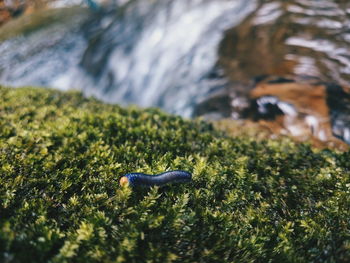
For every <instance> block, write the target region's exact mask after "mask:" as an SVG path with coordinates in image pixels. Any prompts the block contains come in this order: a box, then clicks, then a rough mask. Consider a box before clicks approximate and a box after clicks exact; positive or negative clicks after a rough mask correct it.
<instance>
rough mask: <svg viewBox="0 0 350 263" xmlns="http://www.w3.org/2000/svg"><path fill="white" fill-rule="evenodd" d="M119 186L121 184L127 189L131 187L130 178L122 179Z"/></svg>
mask: <svg viewBox="0 0 350 263" xmlns="http://www.w3.org/2000/svg"><path fill="white" fill-rule="evenodd" d="M119 184H120V186H121V187H127V186H129V180H128V178H126V176H123V177H122V178H120V180H119Z"/></svg>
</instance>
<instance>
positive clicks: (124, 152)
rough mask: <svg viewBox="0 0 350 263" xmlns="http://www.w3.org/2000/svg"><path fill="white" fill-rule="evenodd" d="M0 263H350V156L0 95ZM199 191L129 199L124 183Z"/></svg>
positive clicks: (153, 192) (54, 99) (53, 96)
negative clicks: (171, 175) (151, 182)
mask: <svg viewBox="0 0 350 263" xmlns="http://www.w3.org/2000/svg"><path fill="white" fill-rule="evenodd" d="M0 96H1V103H0V262H269V261H271V262H348V261H349V259H350V229H349V225H350V223H349V218H350V212H349V207H350V162H349V157H350V153H349V152H345V153H337V152H333V151H330V150H322V151H314V150H313V149H312V148H311V147H310V146H308V145H306V144H294V143H293V142H291V141H288V140H279V141H272V140H262V141H259V142H256V141H254V140H253V139H249V138H246V137H245V138H243V137H236V138H228V137H225V136H224V135H223V134H222V133H219V132H217V131H215V130H213V129H212V127H211V126H210V125H208V124H206V123H203V122H199V121H187V120H184V119H182V118H180V117H176V116H171V115H168V114H165V113H163V112H161V111H159V110H157V109H146V110H140V109H138V108H135V107H129V108H120V107H119V106H116V105H107V104H103V103H101V102H99V101H97V100H94V99H86V98H84V97H82V95H81V94H79V93H74V92H69V93H61V92H58V91H53V90H48V89H35V88H23V89H9V88H4V87H2V88H0ZM170 169H182V170H188V171H190V172H192V173H193V182H192V183H190V184H183V185H181V184H180V185H171V186H166V187H163V188H151V189H137V190H135V191H131V190H130V189H129V188H120V187H119V186H118V180H119V178H120V177H121V176H123V175H124V174H125V173H128V172H145V173H160V172H163V171H165V170H170Z"/></svg>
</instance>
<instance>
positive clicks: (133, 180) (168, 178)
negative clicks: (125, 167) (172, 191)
mask: <svg viewBox="0 0 350 263" xmlns="http://www.w3.org/2000/svg"><path fill="white" fill-rule="evenodd" d="M191 179H192V175H191V174H190V173H189V172H186V171H180V170H177V171H169V172H165V173H161V174H156V175H150V174H144V173H129V174H126V175H124V176H123V177H122V178H121V179H120V184H121V185H122V186H123V185H129V186H131V187H137V186H143V187H151V186H162V185H165V184H169V183H185V182H190V181H191Z"/></svg>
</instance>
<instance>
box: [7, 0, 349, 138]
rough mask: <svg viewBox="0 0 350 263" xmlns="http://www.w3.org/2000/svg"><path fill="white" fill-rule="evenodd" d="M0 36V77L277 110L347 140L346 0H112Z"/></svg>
mask: <svg viewBox="0 0 350 263" xmlns="http://www.w3.org/2000/svg"><path fill="white" fill-rule="evenodd" d="M57 2H59V1H57ZM66 2H67V1H66ZM105 2H107V1H105ZM67 3H68V4H71V3H70V2H69V1H68V2H67ZM67 3H66V4H67ZM62 5H64V1H62V2H60V3H56V7H61V6H62ZM21 19H22V21H21ZM21 25H22V27H21ZM23 25H25V26H23ZM17 27H18V29H17ZM16 32H22V33H20V34H19V33H18V34H16ZM0 41H2V42H0V83H2V84H6V85H11V86H22V85H36V86H37V85H41V86H47V87H53V88H59V89H63V90H66V89H71V88H74V89H78V90H82V91H83V92H84V93H85V94H86V95H93V96H96V97H98V98H100V99H102V100H104V101H107V102H110V103H120V104H130V103H133V104H138V105H140V106H158V107H162V108H163V109H165V110H167V111H168V112H171V113H176V114H180V115H183V116H186V117H189V116H193V115H198V114H199V115H203V114H205V115H207V116H210V117H211V118H217V117H220V116H221V117H222V116H233V117H235V118H237V117H242V116H245V115H247V112H249V114H248V115H249V116H251V115H252V114H251V112H252V111H253V112H254V114H253V116H254V118H265V117H266V116H268V118H270V119H271V118H272V117H273V116H274V115H276V112H277V113H278V114H277V115H278V116H279V115H285V116H288V121H287V120H284V121H283V124H282V125H283V126H285V127H286V129H287V130H288V131H289V132H291V133H292V134H298V131H300V130H302V129H305V127H306V129H309V130H310V131H312V133H313V134H314V135H315V136H316V137H317V138H318V139H320V140H327V139H328V138H329V134H327V131H326V130H325V128H324V129H323V128H322V129H321V128H320V127H323V126H324V123H329V125H330V126H331V132H330V133H333V134H335V135H336V136H337V137H339V138H341V139H343V140H345V141H346V142H348V143H350V129H349V128H350V117H349V113H350V106H349V105H350V103H349V101H350V99H349V89H348V88H347V87H350V3H348V1H346V0H343V1H342V0H292V1H282V0H279V1H272V0H271V1H262V0H260V1H258V0H257V1H255V0H235V1H233V0H152V1H151V0H131V1H122V0H119V1H114V2H113V5H112V4H110V5H105V6H104V7H102V8H101V9H100V10H99V11H98V12H93V11H88V10H87V9H86V8H81V7H80V8H79V7H69V8H66V9H54V10H50V11H48V10H44V11H41V12H38V13H35V14H33V15H32V16H29V17H21V18H20V19H19V20H18V21H11V22H9V23H7V24H5V26H3V27H2V28H0ZM288 83H289V84H288ZM290 83H293V84H290ZM330 83H331V84H330ZM320 105H321V106H322V107H321V106H320ZM311 106H312V107H311ZM269 109H272V111H271V110H269ZM277 115H276V116H277ZM296 120H298V121H300V122H302V123H304V124H305V125H306V126H305V125H304V126H305V127H304V126H303V127H302V125H300V124H299V122H297V121H296ZM325 120H326V121H325Z"/></svg>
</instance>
